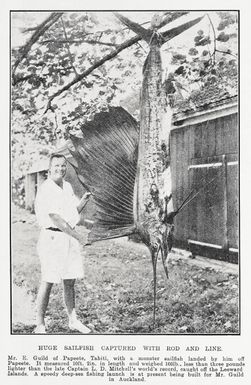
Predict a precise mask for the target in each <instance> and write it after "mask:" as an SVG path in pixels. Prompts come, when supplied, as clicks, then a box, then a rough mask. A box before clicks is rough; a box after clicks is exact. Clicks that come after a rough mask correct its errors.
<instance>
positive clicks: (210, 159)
mask: <svg viewBox="0 0 251 385" xmlns="http://www.w3.org/2000/svg"><path fill="white" fill-rule="evenodd" d="M238 132H239V131H238V117H237V100H236V98H228V99H227V100H224V101H221V102H218V103H214V104H212V103H210V104H209V105H208V106H207V107H205V106H203V108H201V110H199V109H196V111H192V112H191V111H188V112H186V113H184V112H181V113H179V114H176V116H175V121H174V127H173V130H172V133H171V143H170V148H171V167H172V178H173V179H172V188H173V198H174V206H175V208H176V209H177V208H178V207H179V206H180V205H181V204H182V202H183V201H184V200H185V199H186V197H187V196H188V195H189V194H190V192H191V191H194V194H195V195H196V196H195V198H194V199H193V200H191V201H190V202H189V203H188V204H187V205H186V206H184V208H183V209H182V210H181V211H180V213H179V214H178V215H177V217H176V220H175V224H176V226H175V229H176V230H175V238H176V242H177V243H178V244H179V245H183V246H185V247H187V246H189V247H190V249H191V250H194V251H195V252H196V251H198V249H199V252H200V253H202V254H204V255H205V254H206V255H209V256H216V257H217V258H221V259H225V260H229V261H233V262H236V261H237V257H238V251H239V250H238V249H239V246H238V245H239V240H238V235H239V210H238V209H239V199H238V197H239V193H238V187H239V182H238V181H239V178H238V170H239V167H238V153H239V149H238V143H239V140H238ZM192 196H193V195H192Z"/></svg>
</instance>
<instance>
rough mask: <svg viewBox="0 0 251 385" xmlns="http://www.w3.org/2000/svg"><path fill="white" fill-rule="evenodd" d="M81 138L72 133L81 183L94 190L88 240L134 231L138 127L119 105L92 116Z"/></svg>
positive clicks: (83, 129) (73, 152)
mask: <svg viewBox="0 0 251 385" xmlns="http://www.w3.org/2000/svg"><path fill="white" fill-rule="evenodd" d="M81 130H82V134H83V137H82V138H79V137H76V136H72V137H71V139H72V142H73V145H74V148H75V150H74V151H71V152H72V155H73V157H74V158H75V159H76V161H77V164H78V166H77V169H76V171H77V174H78V177H79V180H80V181H81V183H82V184H83V185H84V186H85V187H86V188H88V190H90V191H91V192H92V193H93V199H94V203H95V209H96V214H95V223H94V226H93V228H92V230H91V232H90V234H89V242H90V243H91V242H95V241H98V240H102V239H108V238H115V237H119V236H123V235H128V234H131V233H132V232H133V231H134V216H133V196H134V185H135V177H136V168H137V147H138V140H139V129H138V125H137V122H136V120H135V119H134V118H133V117H132V116H131V115H130V114H129V113H128V112H127V111H126V110H124V109H123V108H122V107H111V108H110V109H109V111H108V112H101V113H99V114H97V115H95V117H94V119H93V120H92V121H90V122H87V123H85V124H84V125H83V126H82V127H81Z"/></svg>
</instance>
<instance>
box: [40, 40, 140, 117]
mask: <svg viewBox="0 0 251 385" xmlns="http://www.w3.org/2000/svg"><path fill="white" fill-rule="evenodd" d="M139 40H141V38H140V37H139V36H135V37H133V38H131V39H129V40H127V41H125V42H124V43H122V44H121V45H120V46H118V47H117V49H116V50H114V51H112V52H110V53H109V54H107V55H105V56H104V57H103V58H102V59H100V60H98V61H97V62H96V63H94V64H93V65H91V66H90V67H89V68H88V69H87V70H85V71H84V72H82V73H81V74H80V75H78V76H76V77H75V79H73V80H72V81H71V82H69V83H68V84H66V85H65V86H64V87H62V88H60V89H59V90H58V91H57V92H55V93H54V94H53V95H51V96H50V97H49V101H48V104H47V107H46V110H45V112H44V113H46V112H47V111H48V110H49V109H51V102H52V100H53V99H54V98H56V97H57V96H59V95H61V94H62V93H63V92H65V91H67V90H68V89H69V88H71V87H72V86H73V85H74V84H76V83H78V82H80V81H81V80H83V79H84V78H85V77H86V76H88V75H89V74H90V73H91V72H93V71H94V70H95V69H97V68H98V67H100V66H101V65H102V64H104V63H105V62H106V61H108V60H111V59H113V58H114V57H115V56H117V55H118V54H119V53H120V52H121V51H123V50H124V49H126V48H129V47H131V46H132V45H133V44H135V43H137V42H138V41H139Z"/></svg>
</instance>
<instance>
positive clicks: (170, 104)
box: [9, 4, 241, 338]
mask: <svg viewBox="0 0 251 385" xmlns="http://www.w3.org/2000/svg"><path fill="white" fill-rule="evenodd" d="M125 6H126V4H125ZM166 7H167V8H168V4H166ZM83 8H84V4H83ZM9 16H10V83H11V84H10V174H11V175H10V222H11V224H10V234H11V255H10V266H11V269H10V281H11V288H10V334H11V335H29V336H31V335H48V336H49V337H50V338H53V335H75V334H79V335H80V334H84V335H86V334H88V335H91V336H92V335H93V337H94V335H116V336H117V335H121V336H123V335H133V336H135V335H156V336H157V335H161V336H163V337H164V336H166V335H167V336H171V335H176V336H182V337H183V336H184V335H185V336H191V335H192V336H201V335H208V336H214V335H215V336H217V335H218V336H236V337H234V338H237V337H238V336H239V335H240V333H241V322H240V316H241V311H240V290H239V286H240V285H239V284H240V281H241V279H240V274H239V272H240V246H239V235H240V226H239V224H240V210H239V208H240V199H239V196H240V195H239V194H240V193H239V184H240V178H239V174H240V172H239V170H240V169H239V163H240V162H239V159H240V138H239V132H240V131H239V100H240V99H239V96H240V95H239V72H240V71H239V27H240V26H239V11H238V10H234V9H229V10H228V9H221V8H220V4H219V9H218V10H210V9H208V10H200V9H195V10H194V9H192V10H168V9H167V10H165V9H164V10H163V9H161V10H151V8H150V10H138V11H137V10H133V11H130V10H116V9H114V10H113V9H111V10H109V11H106V10H102V9H100V10H94V11H90V10H88V11H85V10H81V9H80V10H71V9H70V8H69V9H68V10H54V9H52V10H50V9H49V10H32V9H25V10H20V9H17V10H14V9H13V10H11V11H10V13H9ZM49 337H48V338H49ZM31 338H32V337H31ZM34 338H35V337H34ZM79 338H80V337H79Z"/></svg>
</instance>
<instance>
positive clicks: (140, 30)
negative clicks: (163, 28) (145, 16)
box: [114, 12, 153, 43]
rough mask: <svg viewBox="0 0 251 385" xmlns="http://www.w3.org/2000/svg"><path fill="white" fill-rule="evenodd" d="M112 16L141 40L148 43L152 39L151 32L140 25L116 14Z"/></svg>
mask: <svg viewBox="0 0 251 385" xmlns="http://www.w3.org/2000/svg"><path fill="white" fill-rule="evenodd" d="M114 15H115V16H116V17H117V18H118V19H119V20H120V21H121V22H122V23H123V24H125V25H126V26H127V27H128V28H130V29H131V30H132V31H133V32H135V33H136V34H137V35H139V36H140V37H141V38H142V39H143V40H145V41H147V43H149V42H150V41H151V38H152V34H153V31H152V30H149V29H146V28H144V27H142V26H141V25H140V24H138V23H135V22H134V21H132V20H130V19H128V18H127V17H125V16H123V15H121V14H120V13H118V12H114Z"/></svg>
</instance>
